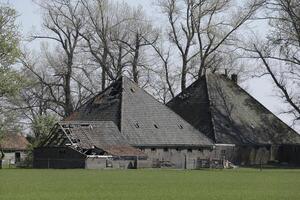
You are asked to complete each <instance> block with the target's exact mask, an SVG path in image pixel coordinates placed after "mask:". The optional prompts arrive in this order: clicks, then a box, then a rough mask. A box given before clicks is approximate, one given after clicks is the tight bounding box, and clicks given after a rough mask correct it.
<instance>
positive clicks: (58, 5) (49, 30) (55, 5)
mask: <svg viewBox="0 0 300 200" xmlns="http://www.w3.org/2000/svg"><path fill="white" fill-rule="evenodd" d="M39 5H40V7H41V8H42V9H43V10H44V22H43V27H44V28H45V31H46V34H44V35H35V36H33V38H34V39H47V40H52V41H54V42H56V43H57V45H58V48H59V49H61V50H62V51H61V52H60V53H62V55H59V57H60V58H61V60H60V62H61V63H55V66H53V67H54V68H56V74H55V76H57V77H59V79H58V82H55V83H52V84H51V85H48V87H49V89H50V87H51V86H53V84H54V85H55V86H57V87H61V88H62V89H63V96H64V97H63V99H62V100H58V99H57V98H55V95H52V97H53V99H54V100H55V101H56V102H57V104H58V105H60V106H62V107H63V110H64V115H65V116H68V115H70V114H71V113H72V112H73V111H74V102H73V97H72V90H71V81H72V75H73V69H74V59H75V58H74V57H75V55H76V49H77V47H78V43H79V42H80V39H81V38H80V34H79V33H80V30H81V28H82V27H83V24H84V22H83V19H82V17H81V16H82V15H81V7H80V1H79V0H78V1H75V0H74V1H69V0H55V1H41V2H40V3H39ZM59 49H58V51H59ZM48 58H50V57H48ZM52 58H53V57H52ZM57 64H58V65H57ZM35 74H36V75H37V73H35ZM39 78H42V77H39ZM44 83H45V81H44ZM46 85H47V84H46ZM50 90H51V89H50Z"/></svg>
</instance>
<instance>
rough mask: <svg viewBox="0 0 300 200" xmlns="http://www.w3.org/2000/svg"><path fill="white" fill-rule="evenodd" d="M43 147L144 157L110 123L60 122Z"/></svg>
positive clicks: (86, 152)
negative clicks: (66, 147) (63, 147)
mask: <svg viewBox="0 0 300 200" xmlns="http://www.w3.org/2000/svg"><path fill="white" fill-rule="evenodd" d="M43 146H47V147H59V146H69V147H70V148H72V149H74V150H77V151H79V152H81V153H84V154H97V155H99V154H100V155H102V154H108V155H113V156H145V155H144V153H143V152H141V151H140V150H138V149H136V148H134V147H131V146H130V145H129V144H128V142H127V140H126V138H124V137H123V136H122V135H121V133H120V132H119V130H118V128H117V127H116V125H115V124H114V123H113V122H110V121H98V122H93V121H86V122H79V121H68V122H60V123H58V124H57V125H56V126H55V128H54V129H53V130H52V132H51V134H50V136H49V137H48V139H47V140H46V142H45V143H44V144H43Z"/></svg>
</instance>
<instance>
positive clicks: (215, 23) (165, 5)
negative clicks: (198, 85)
mask: <svg viewBox="0 0 300 200" xmlns="http://www.w3.org/2000/svg"><path fill="white" fill-rule="evenodd" d="M262 3H263V1H262V0H253V1H251V2H249V3H247V5H245V6H244V7H243V8H239V11H235V9H234V6H233V5H232V1H231V0H212V1H207V0H167V1H159V6H160V7H161V9H162V11H163V13H165V15H166V16H167V18H168V21H169V25H170V29H169V31H168V36H169V39H170V41H171V42H172V43H173V44H175V46H176V47H177V49H178V51H179V54H180V57H181V63H182V66H181V90H184V89H185V87H186V78H187V74H188V71H189V65H193V66H190V68H195V66H198V74H197V75H198V77H201V76H202V75H203V74H204V73H205V70H206V69H207V68H211V67H214V68H216V67H215V66H216V65H217V64H218V63H220V62H219V60H220V56H219V55H220V54H221V53H222V51H220V50H221V49H222V48H223V47H224V46H226V45H228V46H230V45H232V43H233V41H234V40H236V38H235V37H234V33H235V32H236V31H237V30H238V29H239V28H240V27H241V26H242V25H243V24H244V23H245V22H246V21H247V20H249V19H250V18H251V17H252V16H253V15H254V14H255V12H256V11H257V10H258V9H259V8H260V6H261V5H262ZM195 61H197V62H195ZM196 63H197V64H196Z"/></svg>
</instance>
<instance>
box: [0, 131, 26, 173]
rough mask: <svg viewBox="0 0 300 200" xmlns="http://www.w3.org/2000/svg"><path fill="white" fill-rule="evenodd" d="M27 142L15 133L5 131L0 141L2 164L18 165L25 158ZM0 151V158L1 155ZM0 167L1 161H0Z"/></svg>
mask: <svg viewBox="0 0 300 200" xmlns="http://www.w3.org/2000/svg"><path fill="white" fill-rule="evenodd" d="M28 146H29V142H28V141H27V139H26V138H25V137H24V136H23V135H21V134H17V133H11V132H9V133H5V134H3V136H2V138H1V141H0V151H2V152H3V154H4V155H3V156H4V157H3V159H2V165H3V166H11V165H14V166H20V165H21V162H22V161H23V160H24V159H25V158H26V156H27V153H28ZM1 154H2V153H1V152H0V158H1V157H2V156H1ZM0 167H1V163H0Z"/></svg>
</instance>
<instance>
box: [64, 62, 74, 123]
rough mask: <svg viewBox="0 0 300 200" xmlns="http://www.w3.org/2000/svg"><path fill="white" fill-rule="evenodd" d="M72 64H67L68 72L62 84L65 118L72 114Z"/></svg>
mask: <svg viewBox="0 0 300 200" xmlns="http://www.w3.org/2000/svg"><path fill="white" fill-rule="evenodd" d="M70 60H71V59H70ZM72 65H73V64H72V62H70V61H69V62H68V71H67V73H66V74H65V80H64V81H65V84H64V92H65V106H64V110H65V116H66V117H67V116H69V115H70V114H71V113H72V112H73V103H72V94H71V75H72Z"/></svg>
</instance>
